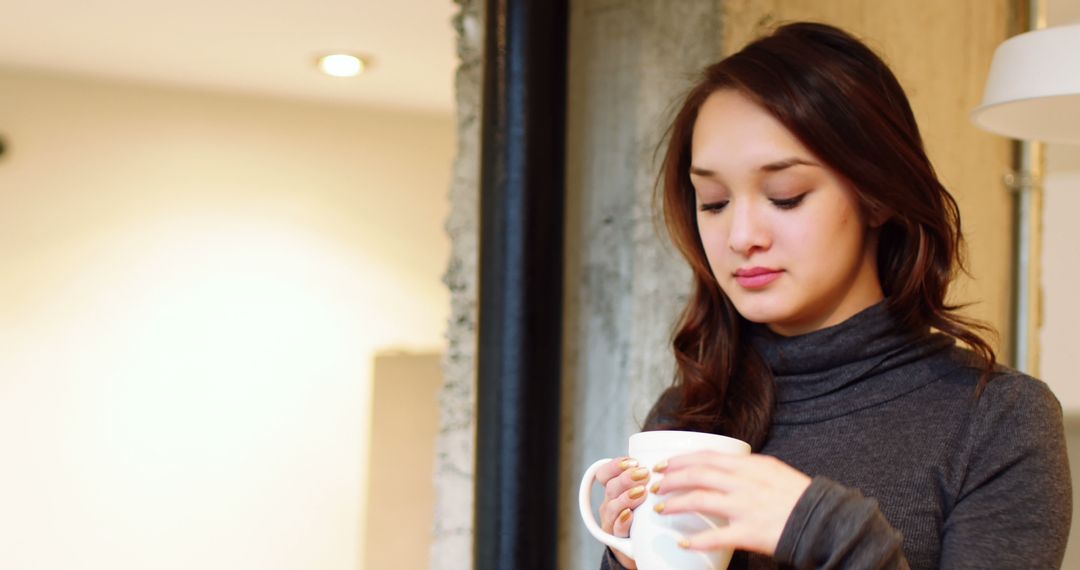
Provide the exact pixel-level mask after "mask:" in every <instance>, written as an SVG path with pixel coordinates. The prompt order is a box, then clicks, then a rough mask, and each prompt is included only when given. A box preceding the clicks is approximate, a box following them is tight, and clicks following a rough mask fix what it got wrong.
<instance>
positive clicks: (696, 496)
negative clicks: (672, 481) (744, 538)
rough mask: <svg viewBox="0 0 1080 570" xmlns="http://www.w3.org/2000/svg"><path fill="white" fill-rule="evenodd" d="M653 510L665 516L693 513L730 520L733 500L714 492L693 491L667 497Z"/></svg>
mask: <svg viewBox="0 0 1080 570" xmlns="http://www.w3.org/2000/svg"><path fill="white" fill-rule="evenodd" d="M653 508H654V509H656V512H658V513H662V514H665V515H677V514H681V513H691V512H692V513H701V514H703V515H712V516H717V517H721V518H728V517H730V516H731V514H732V499H731V497H730V496H729V495H726V494H723V493H717V492H714V491H691V492H689V493H682V494H679V495H672V496H670V497H665V498H664V500H663V501H661V502H659V503H656V505H655V506H654V507H653Z"/></svg>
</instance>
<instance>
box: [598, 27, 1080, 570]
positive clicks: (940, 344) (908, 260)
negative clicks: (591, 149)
mask: <svg viewBox="0 0 1080 570" xmlns="http://www.w3.org/2000/svg"><path fill="white" fill-rule="evenodd" d="M658 187H659V189H660V191H661V192H662V200H663V205H664V216H665V221H666V224H667V227H668V229H669V232H670V233H671V235H672V237H673V239H674V242H675V243H676V244H677V246H678V247H679V248H680V250H681V251H682V253H683V255H684V256H685V257H686V259H687V260H688V261H689V262H690V266H691V268H692V270H693V274H694V290H693V294H692V297H691V300H690V302H689V304H688V306H687V307H686V310H685V312H684V314H683V316H682V319H681V321H680V326H679V328H678V331H677V333H676V335H675V338H674V343H673V345H674V351H675V356H676V361H677V373H676V379H675V382H674V384H673V386H672V387H671V388H670V389H668V390H667V391H666V392H665V393H664V394H663V395H662V396H661V398H660V400H659V401H658V402H657V404H656V406H655V407H654V408H653V411H652V413H651V414H650V415H649V418H648V419H647V421H646V426H645V429H689V430H695V431H709V432H715V433H721V434H725V435H730V436H733V437H738V438H740V439H743V440H746V441H748V442H750V444H751V445H752V446H753V448H754V451H755V454H753V455H751V456H749V457H746V458H739V457H726V456H721V455H716V454H710V453H699V454H692V455H686V456H681V457H677V458H673V459H672V460H670V462H669V463H668V464H667V465H666V466H659V467H658V468H657V470H660V471H663V473H664V476H663V478H662V479H660V481H659V483H657V484H655V485H653V486H652V488H649V489H646V488H645V485H643V482H644V481H646V480H647V479H648V477H649V473H648V472H647V471H645V470H643V469H641V468H639V467H637V466H636V464H635V462H634V460H633V458H623V459H624V460H620V461H613V462H611V463H610V464H609V466H607V467H606V469H605V470H602V471H601V472H600V473H599V474H598V479H599V480H600V482H601V483H603V484H604V485H605V490H606V493H605V496H606V499H605V501H604V503H603V504H602V506H601V510H600V514H601V520H602V526H603V527H604V529H605V530H607V531H609V532H613V533H614V534H615V535H617V536H627V535H628V532H629V528H630V524H631V523H632V521H633V516H634V515H633V511H634V509H635V508H636V507H637V506H639V505H640V504H641V503H642V502H644V500H645V495H646V494H647V493H650V492H651V493H658V494H660V495H661V496H662V497H665V502H664V503H663V504H662V506H661V507H659V508H661V509H662V512H663V513H668V514H675V513H681V512H686V511H698V512H703V513H707V514H710V515H716V516H720V517H723V518H726V519H728V521H729V524H728V526H726V527H724V528H721V529H717V530H713V531H709V532H706V533H702V534H700V535H695V536H688V537H686V540H685V541H684V542H683V543H682V545H683V546H684V547H685V548H690V549H700V550H709V549H717V548H732V547H733V548H736V549H738V550H739V552H738V553H737V554H736V558H735V560H734V561H733V563H732V567H733V568H777V567H785V566H794V567H797V568H909V567H910V568H1056V567H1058V566H1060V564H1061V560H1062V556H1063V552H1064V548H1065V542H1066V539H1067V537H1068V530H1069V523H1070V516H1071V489H1070V482H1069V472H1068V461H1067V458H1066V454H1065V443H1064V436H1063V430H1062V419H1061V408H1060V405H1059V404H1058V402H1057V400H1056V399H1055V398H1054V396H1053V395H1052V394H1051V393H1050V391H1049V390H1048V389H1047V388H1046V386H1045V385H1044V384H1043V383H1042V382H1040V381H1038V380H1035V379H1033V378H1030V377H1028V376H1025V375H1023V374H1020V373H1017V372H1016V371H1013V370H1009V369H1006V368H1004V367H1000V366H997V365H995V364H994V358H995V357H994V353H993V350H992V349H991V348H990V346H989V344H988V343H987V342H986V341H985V340H983V338H982V337H981V336H980V333H981V332H983V327H982V326H980V325H978V324H976V323H974V322H972V321H969V320H968V319H965V318H964V317H962V316H960V315H958V314H957V313H956V309H957V307H955V306H950V305H949V304H947V303H946V301H945V297H946V291H947V288H948V286H949V283H950V281H951V280H952V279H953V277H954V276H955V274H956V272H957V270H958V269H959V268H961V267H962V265H961V259H960V254H961V246H962V235H961V232H960V219H959V216H958V210H957V206H956V203H955V201H954V200H953V198H952V197H951V196H950V195H949V193H948V192H947V191H946V190H945V188H944V187H943V186H942V185H941V183H940V182H939V181H938V179H937V177H936V175H935V174H934V170H933V167H932V166H931V164H930V161H929V160H928V159H927V157H926V153H925V151H924V149H923V145H922V139H921V136H920V134H919V130H918V127H917V125H916V123H915V119H914V115H913V114H912V112H911V108H910V106H909V104H908V101H907V98H906V96H905V95H904V92H903V90H902V89H901V87H900V85H899V83H898V82H897V81H896V78H895V77H894V76H893V74H892V73H891V72H890V71H889V69H888V67H887V66H886V65H885V64H884V63H883V62H882V61H881V59H880V58H878V57H877V56H876V55H875V54H874V53H873V52H872V51H871V50H869V49H868V48H867V47H866V46H865V45H863V44H862V43H860V42H859V41H858V40H856V39H855V38H853V37H851V36H850V35H848V34H847V33H845V32H843V31H841V30H838V29H836V28H833V27H830V26H826V25H821V24H810V23H798V24H790V25H786V26H783V27H780V28H779V29H777V30H776V31H775V32H774V33H772V34H771V35H769V36H767V37H764V38H761V39H759V40H757V41H755V42H753V43H751V44H750V45H748V46H747V47H746V48H744V49H743V50H742V51H740V52H739V53H736V54H734V55H732V56H731V57H728V58H726V59H724V60H723V61H720V62H719V63H717V64H715V65H713V66H711V67H709V68H708V69H706V70H705V73H704V76H703V78H702V79H701V81H700V82H699V83H698V84H697V86H696V87H694V88H693V89H692V91H691V92H690V93H689V95H688V96H687V97H686V100H685V102H684V104H683V106H682V109H681V111H680V112H679V113H678V115H677V117H676V118H675V121H674V123H673V125H672V126H671V129H670V132H669V139H668V147H667V152H666V155H665V160H664V164H663V171H662V174H661V178H660V184H659V185H658ZM957 341H961V342H962V343H964V344H965V345H967V346H968V347H970V348H961V347H960V346H959V345H958V344H957ZM604 567H605V568H612V569H615V568H624V567H625V568H634V567H635V565H634V561H633V560H631V559H629V558H627V557H625V556H624V555H622V554H619V553H615V552H612V551H610V550H609V551H608V552H607V553H606V555H605V559H604Z"/></svg>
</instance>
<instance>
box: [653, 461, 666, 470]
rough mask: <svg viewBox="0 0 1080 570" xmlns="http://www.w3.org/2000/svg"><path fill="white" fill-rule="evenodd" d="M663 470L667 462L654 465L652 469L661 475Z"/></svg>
mask: <svg viewBox="0 0 1080 570" xmlns="http://www.w3.org/2000/svg"><path fill="white" fill-rule="evenodd" d="M665 469H667V461H661V462H660V463H657V464H656V465H654V466H653V468H652V470H653V471H656V472H657V473H663V472H664V470H665Z"/></svg>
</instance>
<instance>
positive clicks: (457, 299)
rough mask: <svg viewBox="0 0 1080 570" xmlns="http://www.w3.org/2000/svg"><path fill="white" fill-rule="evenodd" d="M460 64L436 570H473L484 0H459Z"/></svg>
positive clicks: (437, 478)
mask: <svg viewBox="0 0 1080 570" xmlns="http://www.w3.org/2000/svg"><path fill="white" fill-rule="evenodd" d="M455 2H456V3H457V4H458V6H459V7H460V11H459V12H458V14H457V16H456V17H455V18H454V28H455V30H456V31H457V49H458V56H459V57H460V60H461V62H460V64H459V66H458V69H457V75H456V78H455V86H456V97H457V121H458V126H457V128H458V151H457V157H456V159H455V161H454V176H453V181H452V182H451V186H450V203H451V211H450V217H449V218H448V219H447V222H446V231H447V233H448V234H449V235H450V239H451V242H452V246H451V251H450V264H449V267H448V268H447V270H446V274H445V275H444V276H443V282H444V283H446V286H447V287H449V288H450V305H451V307H450V320H449V323H448V326H447V333H446V334H447V341H448V346H447V352H446V357H445V359H444V360H443V372H444V374H445V383H444V385H443V389H442V393H441V395H440V397H439V399H440V406H441V408H442V418H441V424H440V430H439V440H438V444H437V456H436V460H435V490H436V500H435V527H434V545H433V547H432V552H431V568H432V569H433V570H461V569H462V568H471V567H472V520H473V517H472V514H473V459H474V448H475V431H474V430H475V423H474V410H475V405H476V404H475V395H474V392H475V378H476V361H475V360H476V291H477V280H478V277H479V274H478V271H477V262H478V249H477V239H478V237H479V228H480V226H479V213H480V212H479V189H480V178H479V176H480V117H481V114H480V100H481V93H482V90H481V82H482V79H483V75H482V74H483V60H482V54H483V37H482V36H483V25H482V23H483V19H482V17H481V7H482V2H481V1H480V0H455Z"/></svg>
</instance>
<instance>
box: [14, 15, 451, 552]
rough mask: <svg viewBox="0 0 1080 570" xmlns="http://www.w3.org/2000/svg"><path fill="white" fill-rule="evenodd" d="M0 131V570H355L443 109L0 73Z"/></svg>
mask: <svg viewBox="0 0 1080 570" xmlns="http://www.w3.org/2000/svg"><path fill="white" fill-rule="evenodd" d="M443 22H444V25H447V26H449V23H448V22H446V21H445V19H443ZM447 89H449V87H447ZM0 134H2V136H3V138H4V140H5V141H6V144H7V152H6V153H5V154H4V156H2V157H0V457H2V462H3V468H0V505H2V506H0V567H2V568H5V569H12V570H21V569H35V570H36V569H41V570H52V569H99V568H100V569H105V568H108V569H117V570H135V569H140V570H141V569H148V568H153V569H190V568H205V569H236V568H260V569H275V568H280V569H285V568H289V569H299V568H319V569H327V570H332V569H349V570H352V569H355V568H358V567H361V566H362V563H361V560H362V556H363V553H362V551H363V549H364V544H363V542H364V540H363V537H364V536H365V529H364V523H365V520H366V515H365V504H367V503H368V502H369V501H368V499H367V497H366V495H367V492H366V491H367V488H368V481H369V472H368V461H367V457H368V453H369V445H370V444H369V433H370V431H369V428H370V424H371V421H372V416H371V414H370V409H371V406H372V405H373V402H372V401H371V391H372V389H371V383H372V374H373V367H374V357H375V353H376V351H377V350H380V349H386V348H390V347H397V348H406V349H422V350H424V351H427V352H431V351H436V352H438V351H441V350H442V346H443V345H444V340H443V329H444V327H445V321H446V318H447V314H448V306H449V303H448V292H447V290H446V288H445V287H444V286H443V285H442V284H441V283H440V282H439V281H440V276H441V274H442V272H443V271H444V269H445V266H446V257H447V254H448V251H449V241H448V239H447V238H446V236H445V232H444V230H443V223H444V219H445V217H446V214H447V211H448V203H447V198H446V190H447V186H448V183H449V178H450V166H451V162H452V156H453V153H454V145H455V135H454V128H453V121H452V116H451V114H450V113H448V112H442V111H423V110H408V109H404V110H403V109H394V108H386V107H372V106H363V105H347V104H343V103H321V102H310V101H301V100H292V99H286V98H273V97H264V96H258V95H244V94H230V93H217V92H212V91H194V90H184V89H181V88H175V87H160V86H155V85H150V84H143V83H139V82H134V81H132V82H125V81H114V80H106V79H96V78H91V77H83V76H80V75H77V74H70V73H68V74H64V73H54V72H38V71H27V70H21V69H17V68H0ZM429 377H430V374H429ZM407 381H408V379H407V378H406V379H401V378H399V379H398V382H399V383H401V382H407ZM400 388H401V389H405V388H407V385H405V384H400ZM416 389H418V390H422V389H423V387H422V386H421V384H420V383H417V387H416ZM427 390H428V393H430V394H431V398H432V399H433V398H434V393H435V391H434V390H435V389H434V388H431V387H428V388H427ZM399 404H400V402H399ZM374 405H376V406H378V404H377V403H375V404H374ZM398 413H401V414H408V413H410V410H409V409H408V408H407V407H405V408H404V409H399V411H398ZM394 435H395V434H394V432H393V431H391V432H389V433H384V436H388V437H391V438H393V437H394ZM427 437H428V440H429V441H430V442H433V440H434V433H433V432H432V433H430V434H429V435H428V436H427ZM427 445H428V447H427V449H428V450H429V454H430V449H431V446H432V445H433V443H428V444H427ZM381 465H382V467H383V468H384V469H387V470H390V471H391V472H392V471H393V470H394V469H401V468H403V467H401V466H395V465H393V464H392V463H388V462H384V463H382V464H381ZM430 473H431V471H430V466H429V468H428V471H427V472H426V473H425V474H423V475H421V476H420V478H419V480H421V481H426V483H427V486H428V495H427V496H426V498H425V495H423V489H421V490H420V492H419V493H418V494H409V493H401V495H400V499H401V500H402V501H403V502H405V503H407V502H408V501H410V500H414V499H415V500H424V501H426V505H427V506H426V508H427V512H428V517H427V519H426V520H423V521H420V522H419V524H418V525H417V526H416V527H414V528H413V529H402V530H403V531H405V532H409V533H411V534H412V535H414V536H416V538H417V540H418V541H419V542H420V544H421V546H418V547H417V548H418V549H419V550H420V554H421V559H422V560H425V561H426V558H427V557H426V553H427V546H426V545H427V544H428V543H429V542H430V540H429V539H428V534H429V533H430V526H431V519H430V504H431V498H430V492H431V491H430V486H431V475H430ZM378 492H379V490H378V489H373V490H372V493H378ZM376 546H378V545H376Z"/></svg>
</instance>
